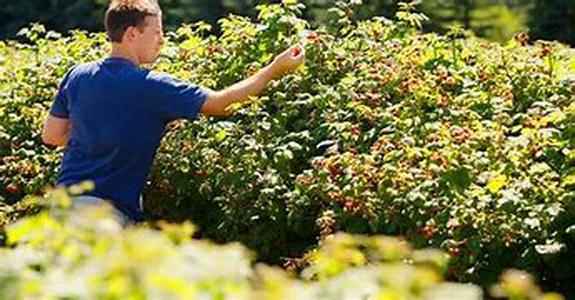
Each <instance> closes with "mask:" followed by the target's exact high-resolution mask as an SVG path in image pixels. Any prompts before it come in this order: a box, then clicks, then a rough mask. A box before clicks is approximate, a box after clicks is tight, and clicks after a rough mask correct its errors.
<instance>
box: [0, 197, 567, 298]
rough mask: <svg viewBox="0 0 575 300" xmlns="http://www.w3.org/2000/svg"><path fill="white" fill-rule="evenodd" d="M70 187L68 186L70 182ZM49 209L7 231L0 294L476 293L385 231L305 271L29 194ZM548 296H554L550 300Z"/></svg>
mask: <svg viewBox="0 0 575 300" xmlns="http://www.w3.org/2000/svg"><path fill="white" fill-rule="evenodd" d="M76 188H77V187H73V188H72V189H76ZM29 201H30V202H33V203H35V205H37V206H47V207H49V209H46V208H44V210H43V211H41V212H40V213H38V214H36V215H34V216H30V217H26V218H23V219H21V220H19V221H18V222H16V223H14V224H11V225H10V226H9V227H8V229H7V237H8V244H9V246H10V248H2V249H0V262H1V263H0V271H1V272H0V293H2V295H3V296H4V297H7V298H11V299H12V298H14V299H21V298H22V299H28V298H55V299H92V298H94V299H96V298H98V299H100V298H105V299H119V298H122V299H125V298H129V299H149V298H153V299H156V298H158V299H182V298H186V299H359V298H376V299H445V298H449V297H453V296H455V295H457V298H458V299H479V298H481V295H482V291H481V289H479V288H478V287H476V286H473V285H463V284H455V283H445V282H443V279H442V275H441V274H442V270H444V268H445V263H446V260H447V255H445V254H444V253H441V252H440V251H436V250H429V249H426V250H412V249H411V248H410V246H409V244H408V243H406V242H405V241H401V240H399V239H396V238H390V237H384V236H373V237H365V236H351V235H346V234H338V235H335V236H333V237H332V238H330V239H329V240H326V241H325V242H324V243H323V244H322V246H321V247H320V248H319V249H318V250H317V251H315V252H314V253H313V255H312V256H313V258H312V260H313V263H312V265H311V266H310V267H309V268H307V269H306V270H305V276H304V277H301V278H296V277H294V276H292V275H290V274H288V273H286V272H285V271H283V270H281V269H278V268H272V267H269V266H266V265H263V264H257V265H256V264H254V263H253V257H252V256H251V255H250V253H249V252H248V250H247V249H246V248H244V247H242V246H241V245H238V244H228V245H215V244H213V243H211V242H209V241H205V240H196V239H191V235H192V234H193V232H194V226H192V225H191V224H189V223H185V224H182V225H174V224H168V223H165V222H162V223H158V224H156V225H157V229H158V230H155V229H151V228H146V227H143V226H141V227H132V228H128V229H123V228H122V226H120V224H119V223H118V222H117V220H116V219H115V218H114V216H115V215H113V214H111V213H110V212H111V211H110V209H109V207H99V208H94V207H88V206H84V207H80V208H76V209H75V210H72V211H70V210H69V205H70V203H71V201H72V200H71V198H70V197H69V196H68V194H67V193H66V191H64V190H55V191H53V192H51V196H49V197H47V198H33V199H30V200H29ZM494 293H495V294H496V295H497V296H500V297H513V299H528V297H534V298H532V299H540V298H541V297H547V298H546V299H561V297H560V296H559V295H556V294H545V295H544V294H543V293H541V291H540V290H539V288H538V287H537V286H536V285H535V284H534V283H533V282H532V279H530V277H528V275H527V274H525V273H522V272H519V271H510V272H509V273H507V274H505V276H504V277H503V280H502V281H501V282H500V284H499V285H498V286H494ZM552 297H554V298H552Z"/></svg>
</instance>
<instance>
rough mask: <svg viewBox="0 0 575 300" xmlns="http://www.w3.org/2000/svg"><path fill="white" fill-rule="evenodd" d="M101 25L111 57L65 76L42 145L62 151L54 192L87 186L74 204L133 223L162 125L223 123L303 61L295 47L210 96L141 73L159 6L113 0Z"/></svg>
mask: <svg viewBox="0 0 575 300" xmlns="http://www.w3.org/2000/svg"><path fill="white" fill-rule="evenodd" d="M105 23H106V31H107V33H108V36H109V38H110V40H111V42H112V53H111V56H110V57H109V58H107V59H105V60H102V61H97V62H92V63H87V64H80V65H78V66H76V67H74V68H73V69H72V70H70V71H69V72H68V74H67V75H66V76H65V78H64V80H63V81H62V83H61V85H60V88H59V91H58V94H57V95H56V99H55V101H54V103H53V105H52V108H51V109H50V114H49V116H48V117H47V119H46V122H45V125H44V129H43V132H42V139H43V141H44V142H45V143H47V144H50V145H56V146H66V149H65V153H64V157H63V160H62V165H61V173H60V175H59V178H58V180H57V182H56V184H57V185H61V186H68V185H72V184H76V183H79V182H82V181H86V180H91V181H92V182H94V184H95V190H94V191H92V192H90V193H88V195H87V196H84V197H80V200H78V201H83V202H91V203H94V202H95V203H98V202H102V201H104V200H103V199H106V200H110V201H111V202H112V204H113V205H114V207H115V208H116V209H117V210H119V212H121V214H122V215H123V217H125V218H126V219H128V220H131V221H141V220H143V211H142V201H141V192H142V190H143V188H144V185H145V182H146V178H147V176H148V174H149V171H150V166H151V164H152V161H153V159H154V156H155V152H156V149H157V148H158V146H159V144H160V140H161V138H162V136H163V133H164V129H165V126H166V124H167V123H168V122H170V121H172V120H175V119H181V118H185V119H189V120H192V119H194V118H196V116H197V115H198V113H202V114H206V115H212V116H227V115H229V114H230V112H229V111H228V109H227V108H228V107H229V106H230V104H232V103H236V102H241V101H244V100H246V99H247V98H248V97H249V96H252V95H258V94H259V93H261V92H262V90H263V89H264V88H265V87H266V85H267V84H268V82H269V81H271V80H272V79H273V78H276V77H277V76H280V75H282V74H284V73H286V72H289V71H292V70H295V69H296V68H297V67H298V66H299V65H300V64H302V62H303V60H304V53H303V51H302V49H301V48H299V47H298V46H294V47H291V48H290V49H287V50H286V51H285V52H283V53H281V54H280V55H278V56H277V57H276V58H275V59H274V61H273V62H272V63H271V64H269V65H268V66H266V67H264V68H263V69H261V70H260V71H259V72H257V73H256V74H254V75H253V76H251V77H249V78H247V79H245V80H244V81H241V82H239V83H236V84H235V85H232V86H230V87H228V88H226V89H224V90H222V91H211V90H209V89H206V88H201V87H197V86H194V85H192V84H189V83H187V82H183V81H180V80H178V79H176V78H174V77H172V76H170V75H168V74H163V73H156V72H152V71H149V70H146V69H143V68H140V65H142V64H146V63H153V62H154V61H155V60H156V59H157V57H158V54H159V52H160V49H161V47H162V44H163V43H164V38H163V33H162V13H161V10H160V7H159V4H158V3H157V0H113V1H112V2H111V4H110V6H109V8H108V11H107V12H106V17H105Z"/></svg>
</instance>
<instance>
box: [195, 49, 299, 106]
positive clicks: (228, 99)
mask: <svg viewBox="0 0 575 300" xmlns="http://www.w3.org/2000/svg"><path fill="white" fill-rule="evenodd" d="M304 58H305V53H304V51H303V49H301V48H300V46H293V47H290V48H289V49H287V50H286V51H284V52H283V53H281V54H280V55H278V56H277V57H276V58H275V59H274V61H273V62H272V63H271V64H269V65H267V66H265V67H264V68H262V69H261V70H259V71H258V72H257V73H256V74H254V75H252V76H250V77H249V78H246V79H244V80H243V81H240V82H238V83H236V84H234V85H232V86H230V87H228V88H226V89H224V90H222V91H217V92H215V91H209V90H208V98H207V99H206V101H205V102H204V105H203V106H202V109H201V112H202V113H203V114H206V115H211V116H228V115H230V114H231V111H230V110H229V107H230V105H231V104H234V103H239V102H243V101H245V100H247V99H248V98H249V97H250V96H257V95H259V94H260V93H261V92H262V91H263V90H264V88H265V87H266V86H267V84H268V83H269V82H270V81H271V80H272V79H274V78H276V77H277V76H280V75H282V74H284V73H287V72H290V71H293V70H295V69H296V68H297V67H299V66H300V65H301V64H302V63H303V61H304Z"/></svg>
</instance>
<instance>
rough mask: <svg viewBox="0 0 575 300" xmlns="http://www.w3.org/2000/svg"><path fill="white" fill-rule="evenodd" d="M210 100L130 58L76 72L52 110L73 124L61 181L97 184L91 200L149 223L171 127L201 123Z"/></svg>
mask: <svg viewBox="0 0 575 300" xmlns="http://www.w3.org/2000/svg"><path fill="white" fill-rule="evenodd" d="M206 97H207V94H206V93H205V91H203V90H202V89H200V88H199V87H197V86H195V85H192V84H189V83H186V82H183V81H181V80H178V79H176V78H174V77H172V76H170V75H168V74H165V73H158V72H153V71H150V70H146V69H142V68H139V67H138V66H137V65H135V64H134V63H132V62H131V61H129V60H127V59H123V58H117V57H112V58H108V59H105V60H103V61H98V62H93V63H87V64H81V65H78V66H76V67H74V68H73V69H72V70H71V71H69V72H68V74H67V75H66V77H65V78H64V80H63V81H62V83H61V85H60V88H59V91H58V94H57V96H56V99H55V101H54V103H53V105H52V108H51V110H50V114H51V115H52V116H54V117H58V118H68V119H70V122H71V132H70V140H69V142H68V145H67V147H66V149H65V152H64V157H63V159H62V165H61V171H60V175H59V177H58V180H57V181H56V184H57V185H64V186H68V185H72V184H76V183H80V182H82V181H86V180H91V181H93V182H94V184H95V186H96V188H95V190H94V191H93V192H90V193H88V194H89V195H92V196H96V197H100V198H103V199H108V200H111V201H112V203H113V204H114V205H115V206H116V207H117V208H118V209H119V210H120V211H122V212H123V213H124V214H126V215H127V216H129V217H130V218H132V219H134V220H135V221H141V220H142V219H143V212H142V209H141V206H140V197H141V193H142V190H143V189H144V185H145V183H146V179H147V177H148V174H149V172H150V167H151V165H152V161H153V159H154V156H155V153H156V150H157V148H158V146H159V145H160V141H161V139H162V136H163V134H164V130H165V127H166V125H167V123H168V122H170V121H172V120H175V119H182V118H185V119H189V120H192V119H194V118H196V116H197V115H198V113H199V111H200V109H201V107H202V105H203V103H204V101H205V99H206Z"/></svg>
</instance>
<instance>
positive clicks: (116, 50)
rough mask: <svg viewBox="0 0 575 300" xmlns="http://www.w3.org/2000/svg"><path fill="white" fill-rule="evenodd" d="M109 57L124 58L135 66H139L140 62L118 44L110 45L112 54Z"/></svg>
mask: <svg viewBox="0 0 575 300" xmlns="http://www.w3.org/2000/svg"><path fill="white" fill-rule="evenodd" d="M110 57H119V58H124V59H127V60H129V61H131V62H133V63H134V64H136V65H137V66H139V65H140V60H139V59H138V57H137V56H136V55H134V54H133V53H132V52H131V51H129V49H127V48H125V47H122V45H120V44H112V53H111V54H110Z"/></svg>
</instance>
